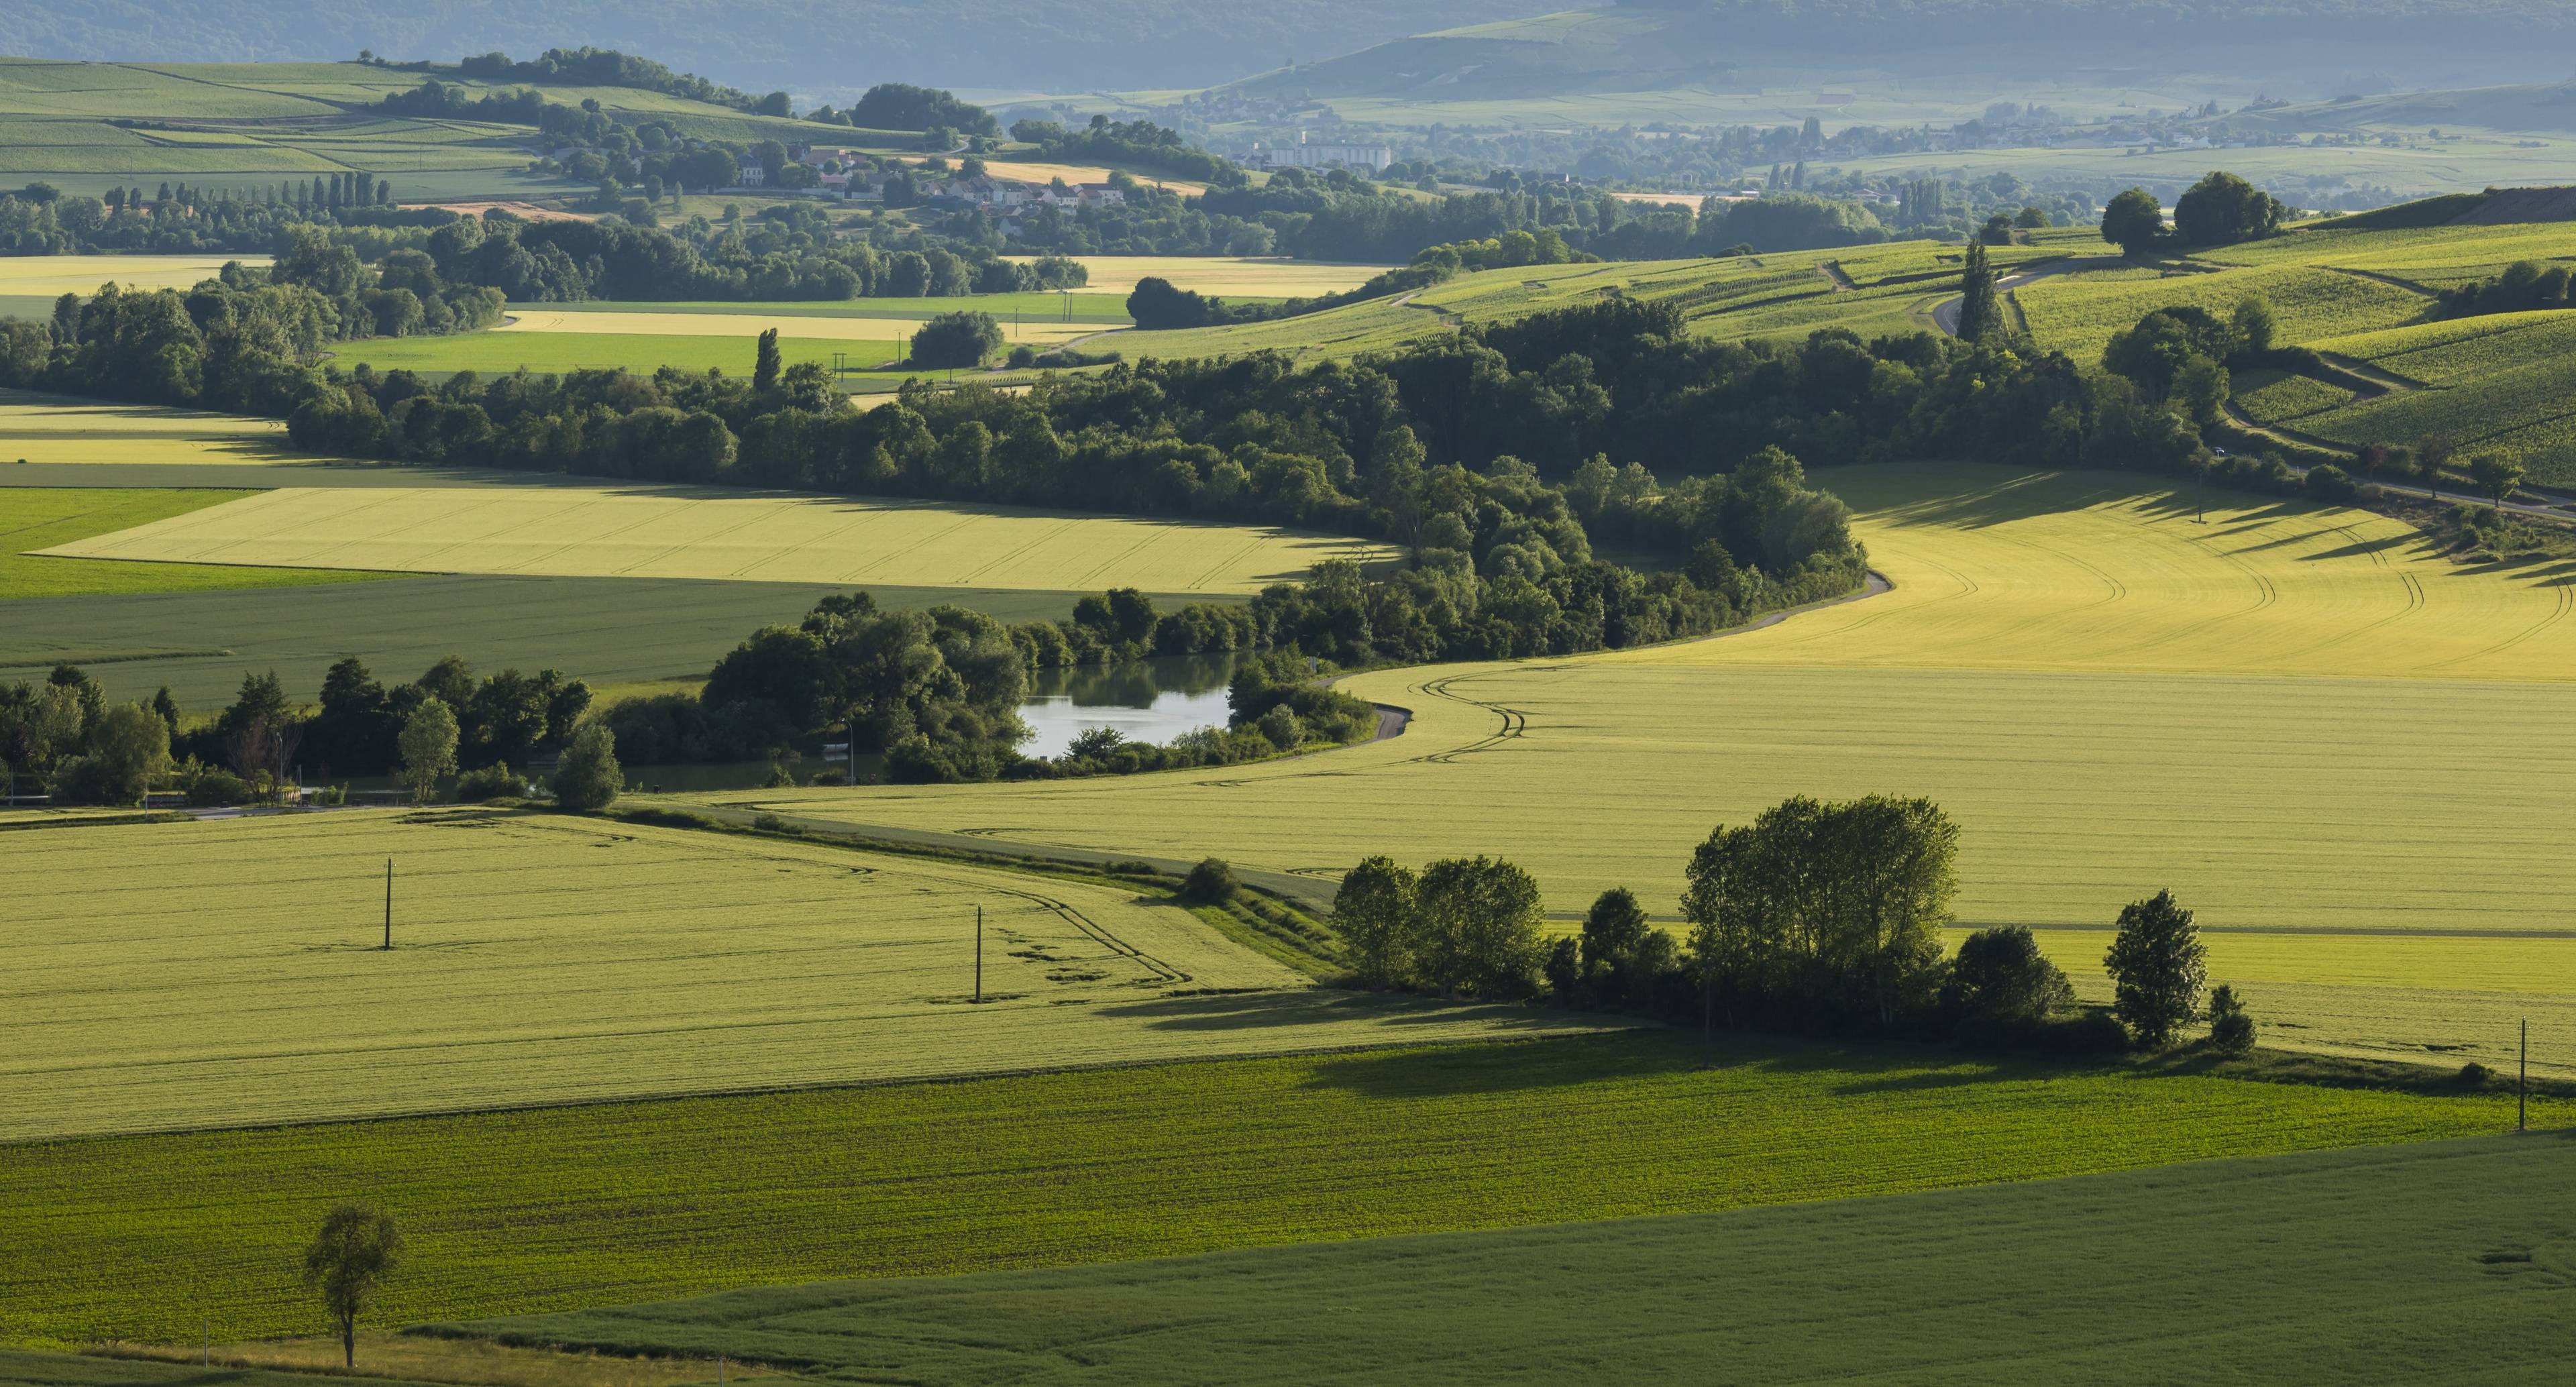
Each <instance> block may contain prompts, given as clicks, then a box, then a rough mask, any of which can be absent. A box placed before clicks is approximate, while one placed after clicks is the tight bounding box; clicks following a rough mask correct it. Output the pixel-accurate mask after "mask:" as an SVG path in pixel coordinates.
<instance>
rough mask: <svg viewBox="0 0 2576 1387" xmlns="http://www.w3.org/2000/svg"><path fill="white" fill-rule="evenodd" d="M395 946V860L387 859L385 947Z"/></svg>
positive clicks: (387, 948)
mask: <svg viewBox="0 0 2576 1387" xmlns="http://www.w3.org/2000/svg"><path fill="white" fill-rule="evenodd" d="M393 946H394V860H393V859H392V858H390V857H388V858H386V859H385V948H386V950H387V951H388V952H390V951H391V950H392V949H393Z"/></svg>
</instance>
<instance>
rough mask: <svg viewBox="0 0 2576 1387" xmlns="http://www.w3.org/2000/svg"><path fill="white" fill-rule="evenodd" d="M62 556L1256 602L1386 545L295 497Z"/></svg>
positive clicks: (793, 501) (953, 515)
mask: <svg viewBox="0 0 2576 1387" xmlns="http://www.w3.org/2000/svg"><path fill="white" fill-rule="evenodd" d="M53 552H54V553H56V554H58V555H62V556H69V557H80V558H105V559H149V560H158V561H166V562H183V563H185V562H195V563H232V564H261V565H275V566H282V567H289V568H320V567H325V566H333V565H342V566H348V567H355V568H366V569H376V570H383V571H395V572H411V573H510V574H553V575H557V576H561V577H624V578H645V577H650V578H733V579H749V580H755V581H764V582H799V583H841V584H869V583H892V584H899V585H905V586H917V587H981V588H1005V589H1008V588H1018V589H1028V590H1036V591H1046V592H1062V591H1093V590H1096V589H1099V588H1103V587H1137V588H1146V589H1150V590H1153V591H1157V592H1205V593H1242V594H1250V593H1254V592H1258V591H1260V590H1261V588H1263V587H1264V586H1266V585H1268V584H1270V583H1273V582H1277V581H1280V580H1282V579H1284V578H1293V577H1297V576H1300V575H1302V574H1304V573H1305V572H1306V570H1307V569H1308V568H1309V567H1311V566H1312V565H1314V564H1315V563H1317V562H1320V561H1322V560H1325V559H1333V558H1359V559H1363V560H1368V561H1376V560H1380V559H1383V558H1386V557H1389V551H1388V550H1386V548H1385V547H1384V546H1382V545H1373V544H1369V543H1366V542H1364V541H1360V540H1353V539H1345V538H1340V537H1336V536H1329V535H1320V534H1308V533H1304V532H1301V531H1294V530H1281V529H1273V528H1263V527H1255V526H1241V525H1210V524H1200V523H1195V522H1188V521H1172V520H1143V519H1133V518H1126V517H1116V516H1085V515H1067V514H1061V513H1054V512H1046V511H1034V510H1022V509H1018V508H1015V507H1007V506H959V505H946V504H940V503H933V502H905V501H887V500H864V501H863V500H856V499H851V498H845V497H803V496H788V495H780V494H770V495H759V494H744V493H741V492H736V491H727V490H723V489H709V490H698V491H693V490H690V489H688V488H685V487H658V488H656V487H634V486H610V485H603V484H597V483H591V484H566V485H560V486H546V487H529V488H495V489H470V488H454V487H440V488H424V489H419V490H397V489H390V488H367V489H361V488H338V487H295V488H284V489H280V490H275V491H266V492H260V493H257V494H254V495H252V496H249V497H246V498H244V499H242V500H240V501H237V502H235V503H233V504H231V505H228V506H222V507H216V508H213V509H209V510H206V511H202V512H198V513H195V514H192V515H185V516H180V517H177V518H174V519H172V520H169V521H165V522H161V523H157V524H148V525H137V526H136V527H135V528H133V529H130V530H124V531H120V532H118V533H116V534H107V535H101V536H100V537H98V538H95V539H85V540H79V541H76V542H74V543H70V544H65V545H60V546H58V547H57V549H55V550H54V551H53Z"/></svg>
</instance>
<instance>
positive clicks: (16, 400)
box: [0, 259, 319, 467]
mask: <svg viewBox="0 0 2576 1387" xmlns="http://www.w3.org/2000/svg"><path fill="white" fill-rule="evenodd" d="M7 264H8V261H7V260H6V259H0V266H6V265H7ZM22 461H23V462H29V463H38V462H80V463H250V464H261V465H268V464H276V463H295V462H302V463H311V462H315V461H319V459H317V458H315V457H314V456H313V455H312V454H310V453H298V452H294V451H292V450H291V449H289V448H288V447H287V444H286V426H285V425H284V424H283V423H281V422H279V421H277V420H274V419H253V418H248V417H246V416H243V415H238V414H208V413H204V412H201V411H198V410H187V409H160V408H155V407H153V406H151V405H128V404H118V403H115V402H113V401H109V400H91V399H75V398H73V397H70V396H65V395H41V394H35V393H32V392H28V391H22V390H0V467H7V466H10V465H14V464H16V463H18V462H22Z"/></svg>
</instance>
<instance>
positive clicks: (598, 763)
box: [555, 722, 626, 813]
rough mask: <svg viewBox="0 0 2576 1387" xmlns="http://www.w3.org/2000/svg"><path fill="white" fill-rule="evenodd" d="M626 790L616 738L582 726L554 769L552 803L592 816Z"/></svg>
mask: <svg viewBox="0 0 2576 1387" xmlns="http://www.w3.org/2000/svg"><path fill="white" fill-rule="evenodd" d="M625 788H626V772H625V770H624V769H623V768H621V767H620V766H619V765H618V764H617V739H616V737H615V736H613V735H612V734H611V733H610V732H609V730H608V729H607V728H606V727H603V726H601V725H600V724H598V723H595V722H586V723H583V724H582V725H581V726H580V727H579V728H576V729H575V730H574V731H573V734H572V740H571V741H570V742H569V743H567V744H566V745H565V746H564V752H563V759H562V760H561V761H560V762H559V763H557V765H556V767H555V802H556V803H558V804H560V805H562V806H563V807H564V808H566V809H571V810H577V811H579V812H582V813H592V812H595V811H597V810H601V809H605V808H607V807H608V806H609V805H611V804H614V803H616V802H617V795H618V792H619V791H621V790H623V789H625Z"/></svg>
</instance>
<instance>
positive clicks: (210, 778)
mask: <svg viewBox="0 0 2576 1387" xmlns="http://www.w3.org/2000/svg"><path fill="white" fill-rule="evenodd" d="M256 793H257V791H256V790H254V789H253V788H252V786H251V783H250V782H249V781H247V780H244V779H242V778H241V777H240V776H237V775H235V774H233V773H232V772H231V771H228V770H224V769H222V768H220V767H209V768H208V769H206V770H203V771H200V772H198V774H197V778H196V779H194V780H191V781H189V782H188V803H189V805H190V806H192V807H194V808H198V809H214V808H220V807H222V806H224V805H228V804H248V803H250V802H251V798H252V796H253V795H255V794H256Z"/></svg>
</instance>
